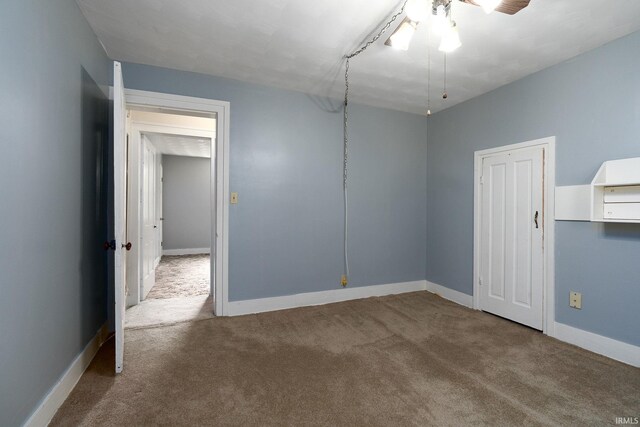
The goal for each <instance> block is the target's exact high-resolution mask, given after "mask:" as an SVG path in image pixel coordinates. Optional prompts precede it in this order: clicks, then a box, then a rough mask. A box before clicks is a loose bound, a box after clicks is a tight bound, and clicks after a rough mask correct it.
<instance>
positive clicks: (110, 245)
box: [102, 240, 116, 251]
mask: <svg viewBox="0 0 640 427" xmlns="http://www.w3.org/2000/svg"><path fill="white" fill-rule="evenodd" d="M102 247H103V248H104V250H105V251H108V250H109V249H111V250H112V251H115V250H116V241H115V240H111V241H109V240H107V241H105V242H104V243H103V244H102Z"/></svg>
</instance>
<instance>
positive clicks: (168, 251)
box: [162, 248, 211, 255]
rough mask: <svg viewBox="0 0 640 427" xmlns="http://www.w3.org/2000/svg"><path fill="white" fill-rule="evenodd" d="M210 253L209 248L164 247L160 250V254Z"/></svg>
mask: <svg viewBox="0 0 640 427" xmlns="http://www.w3.org/2000/svg"><path fill="white" fill-rule="evenodd" d="M210 253H211V249H210V248H188V249H164V250H163V251H162V255H199V254H210Z"/></svg>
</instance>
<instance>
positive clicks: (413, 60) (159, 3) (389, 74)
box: [77, 0, 640, 113]
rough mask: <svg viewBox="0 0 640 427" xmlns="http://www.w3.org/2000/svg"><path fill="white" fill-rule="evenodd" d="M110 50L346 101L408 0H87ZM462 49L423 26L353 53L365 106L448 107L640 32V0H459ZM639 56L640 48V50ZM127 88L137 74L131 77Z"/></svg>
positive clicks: (360, 64) (121, 56) (362, 60)
mask: <svg viewBox="0 0 640 427" xmlns="http://www.w3.org/2000/svg"><path fill="white" fill-rule="evenodd" d="M77 1H78V4H79V5H80V7H81V9H82V11H83V13H84V14H85V16H86V17H87V19H88V21H89V23H90V25H91V26H92V27H93V29H94V31H95V32H96V34H97V35H98V38H99V39H100V40H101V42H102V43H103V44H104V46H105V47H106V49H107V52H108V54H109V56H111V57H112V58H114V59H118V60H122V61H130V62H137V63H144V64H150V65H157V66H162V67H168V68H175V69H181V70H187V71H195V72H200V73H205V74H211V75H216V76H223V77H229V78H233V79H238V80H243V81H248V82H254V83H260V84H265V85H270V86H275V87H281V88H285V89H292V90H298V91H302V92H306V93H310V94H314V95H318V96H321V97H331V98H336V99H337V100H339V99H340V98H341V97H342V96H343V91H344V87H343V79H344V76H343V74H342V73H343V72H344V71H343V60H342V57H343V55H345V54H346V53H348V52H350V51H351V50H353V49H355V48H357V47H358V45H359V44H360V43H361V42H362V41H364V40H365V39H367V38H368V37H370V35H371V34H372V33H373V32H374V31H377V30H378V28H380V27H381V24H383V23H384V22H385V21H386V19H387V18H388V17H389V16H390V15H391V14H392V13H393V12H394V11H395V10H397V9H398V8H399V6H400V4H401V2H399V1H397V0H348V1H347V0H322V1H309V0H306V1H305V0H233V1H223V0H189V1H175V0H136V1H130V0H109V1H105V0H77ZM453 16H454V19H455V20H456V21H457V23H458V26H459V29H460V36H461V39H462V43H463V45H462V47H461V48H460V49H458V50H457V51H456V52H454V53H453V54H450V55H449V56H448V61H447V63H448V64H447V65H448V73H447V82H448V94H449V97H448V99H447V100H446V101H443V100H442V98H441V91H442V83H443V57H442V54H440V53H439V52H437V42H438V41H437V40H436V38H435V37H433V36H432V37H431V42H430V43H428V42H427V39H428V38H429V31H428V23H426V24H427V25H425V23H423V24H421V25H420V26H419V27H418V32H417V34H416V37H415V38H414V41H413V43H412V45H411V47H410V48H409V51H407V52H401V51H395V50H393V49H391V48H389V47H386V46H384V45H383V43H384V40H385V39H386V36H384V37H382V38H381V39H380V40H379V41H378V42H377V43H376V44H375V45H373V46H372V47H371V48H370V49H369V50H367V51H366V52H365V53H363V54H362V55H360V56H359V57H357V58H355V59H353V60H352V61H351V70H350V77H351V88H350V89H351V90H350V94H351V99H352V100H353V101H354V102H360V103H365V104H369V105H376V106H383V107H388V108H393V109H397V110H403V111H411V112H416V113H424V112H425V110H426V94H427V64H428V60H427V51H428V49H427V46H428V45H429V44H430V45H431V52H432V61H431V62H432V71H431V87H432V91H431V100H432V103H431V109H432V111H439V110H442V109H444V108H447V107H450V106H452V105H455V104H457V103H459V102H462V101H465V100H467V99H470V98H473V97H475V96H478V95H480V94H482V93H485V92H488V91H490V90H492V89H495V88H497V87H499V86H502V85H504V84H507V83H509V82H512V81H514V80H517V79H519V78H521V77H524V76H526V75H528V74H531V73H533V72H535V71H538V70H541V69H543V68H546V67H548V66H551V65H553V64H557V63H559V62H562V61H564V60H566V59H569V58H571V57H573V56H575V55H578V54H580V53H582V52H585V51H588V50H590V49H593V48H595V47H598V46H601V45H603V44H605V43H607V42H609V41H611V40H614V39H616V38H619V37H621V36H624V35H626V34H629V33H631V32H634V31H637V30H639V29H640V1H639V0H611V1H603V0H531V4H530V5H529V7H528V8H526V9H524V10H523V11H521V12H520V13H518V14H517V15H514V16H509V15H504V14H500V13H493V14H491V15H485V14H484V12H483V11H482V9H480V8H478V7H474V6H471V5H468V4H463V3H461V2H458V1H454V5H453ZM630 54H638V53H637V52H634V53H630ZM125 85H126V76H125ZM339 104H340V102H339V101H337V102H334V103H333V105H335V106H336V107H339Z"/></svg>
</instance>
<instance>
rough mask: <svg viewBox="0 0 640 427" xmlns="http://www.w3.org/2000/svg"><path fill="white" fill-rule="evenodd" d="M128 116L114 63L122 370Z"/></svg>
mask: <svg viewBox="0 0 640 427" xmlns="http://www.w3.org/2000/svg"><path fill="white" fill-rule="evenodd" d="M126 120H127V111H126V103H125V97H124V83H123V80H122V67H121V65H120V63H119V62H114V63H113V199H114V200H113V210H114V212H113V218H114V219H113V221H114V240H115V245H114V247H113V250H114V258H115V259H114V263H113V264H114V276H113V277H114V284H115V290H114V300H115V322H116V325H115V327H116V330H115V339H116V373H119V372H122V368H123V358H124V311H125V297H126V296H125V285H126V280H125V274H126V259H127V258H126V250H125V248H124V246H125V244H126V242H125V239H126V226H125V222H126V194H127V192H126V180H125V168H126V150H125V144H126Z"/></svg>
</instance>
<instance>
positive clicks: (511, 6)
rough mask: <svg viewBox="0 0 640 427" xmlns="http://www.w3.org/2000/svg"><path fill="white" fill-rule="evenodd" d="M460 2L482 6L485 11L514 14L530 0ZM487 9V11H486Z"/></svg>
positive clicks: (467, 0) (470, 0)
mask: <svg viewBox="0 0 640 427" xmlns="http://www.w3.org/2000/svg"><path fill="white" fill-rule="evenodd" d="M460 1H461V2H462V3H468V4H472V5H474V6H480V7H482V8H483V9H484V10H485V12H487V13H490V12H492V11H494V10H495V11H496V12H501V13H506V14H507V15H515V14H516V13H518V12H520V11H521V10H522V9H524V8H525V7H527V6H529V2H530V1H531V0H502V1H500V0H460ZM487 10H488V11H487Z"/></svg>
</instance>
